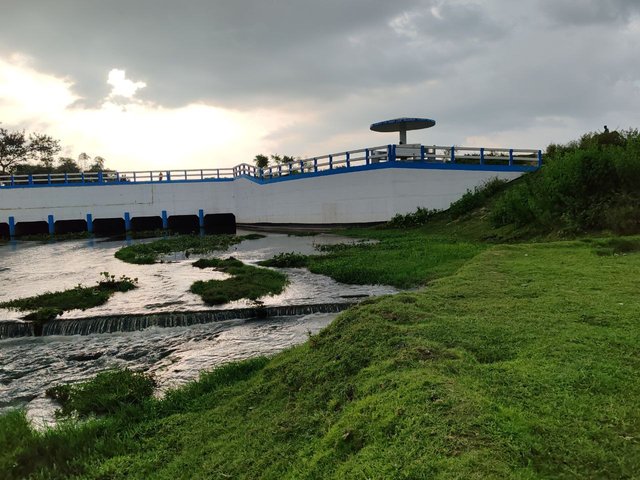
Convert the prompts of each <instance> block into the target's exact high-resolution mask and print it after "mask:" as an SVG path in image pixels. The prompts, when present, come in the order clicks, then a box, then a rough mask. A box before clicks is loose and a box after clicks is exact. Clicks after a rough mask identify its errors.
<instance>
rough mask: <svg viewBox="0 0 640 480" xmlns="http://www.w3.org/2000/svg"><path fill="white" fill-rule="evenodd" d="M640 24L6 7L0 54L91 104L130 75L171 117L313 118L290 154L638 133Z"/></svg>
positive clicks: (423, 11)
mask: <svg viewBox="0 0 640 480" xmlns="http://www.w3.org/2000/svg"><path fill="white" fill-rule="evenodd" d="M639 15H640V1H638V0H611V1H607V2H604V1H599V0H534V1H532V2H513V1H509V0H476V1H474V0H396V1H389V0H349V1H345V0H322V1H302V0H243V1H240V0H236V1H232V0H228V1H223V0H218V1H213V0H207V1H204V0H189V1H184V2H178V1H175V0H171V1H169V0H110V1H105V0H99V1H98V0H74V1H71V0H57V1H51V0H3V8H2V12H1V15H0V55H2V54H5V55H6V54H8V53H12V52H21V53H26V54H28V55H30V56H32V57H33V58H34V60H35V62H36V63H35V67H36V68H37V69H38V70H40V71H44V72H48V73H54V74H56V75H58V76H67V77H69V78H71V79H72V80H73V81H75V82H76V85H75V86H74V90H75V91H76V92H78V93H79V94H80V95H82V96H84V97H85V98H86V100H85V101H86V103H87V104H90V105H95V104H97V103H99V102H100V101H101V100H102V99H103V98H104V97H105V96H106V95H107V94H108V92H109V89H108V86H107V84H106V76H107V72H108V71H109V70H110V69H112V68H121V69H125V70H126V71H127V77H128V78H130V79H132V80H135V81H144V82H146V83H147V88H145V89H143V90H141V91H140V92H139V94H138V96H140V97H142V98H146V99H149V100H152V101H154V102H157V103H158V104H161V105H163V106H168V107H170V106H178V105H184V104H185V103H189V102H194V101H203V102H207V103H210V104H212V105H216V106H223V107H226V108H233V109H241V110H244V109H253V108H274V107H276V108H281V109H284V110H287V111H289V112H293V113H309V114H312V115H306V116H305V115H300V118H301V119H304V120H301V121H304V122H305V123H304V124H301V123H294V124H291V125H290V126H289V127H287V128H283V129H281V130H280V131H278V132H275V133H274V134H272V138H274V139H276V137H277V139H278V140H279V142H280V144H281V145H283V147H282V152H284V153H291V154H296V152H297V151H300V149H302V148H304V145H306V144H308V143H309V142H310V141H317V139H318V138H340V137H341V136H344V135H346V134H349V133H353V135H362V134H363V132H366V130H367V126H368V125H369V124H370V123H371V122H373V121H376V120H382V119H384V118H390V117H393V116H402V115H410V116H422V115H424V116H433V117H434V118H436V120H438V127H437V128H436V129H434V130H433V131H429V136H432V135H433V136H435V134H436V133H437V136H438V138H442V139H443V141H446V142H450V143H455V142H458V141H460V139H461V138H464V137H465V136H473V135H485V136H490V135H492V134H494V133H499V132H504V131H509V130H517V129H527V128H537V127H538V126H540V125H546V124H547V122H549V121H550V122H552V123H553V122H558V121H559V120H558V119H560V118H562V119H567V120H566V121H567V122H568V123H572V124H576V125H578V124H579V125H580V128H585V129H594V128H599V127H601V125H604V124H605V123H609V124H615V125H620V126H622V127H627V126H631V122H633V121H637V120H636V119H635V114H634V111H637V109H638V108H640V67H639V66H638V62H637V60H636V56H637V45H638V44H639V43H640V28H639V27H638V24H637V19H638V16H639ZM634 21H636V23H635V24H634ZM436 130H437V132H436ZM432 132H433V133H432ZM580 133H583V131H579V132H576V136H577V135H579V134H580ZM358 138H360V137H358ZM373 138H374V139H375V140H377V139H378V138H380V139H381V140H382V141H383V142H384V141H386V137H384V136H382V137H376V136H375V135H373ZM569 139H570V138H566V139H564V138H560V139H558V138H556V139H555V140H569ZM375 140H374V141H375ZM546 141H547V139H541V143H544V142H546ZM353 146H354V145H349V144H345V145H344V147H345V148H348V147H353Z"/></svg>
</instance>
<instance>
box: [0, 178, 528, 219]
mask: <svg viewBox="0 0 640 480" xmlns="http://www.w3.org/2000/svg"><path fill="white" fill-rule="evenodd" d="M521 174H522V173H521V172H518V171H489V170H447V169H433V168H430V169H421V168H398V167H396V168H384V169H378V170H366V171H351V172H344V173H336V174H332V175H326V176H311V177H304V176H300V177H297V178H296V177H291V179H289V180H281V181H277V180H276V181H272V182H267V183H264V184H262V183H257V182H254V181H252V180H249V179H247V178H239V179H235V180H229V181H220V182H186V183H179V182H166V181H165V182H156V183H131V184H111V185H109V184H106V185H96V184H94V185H90V186H57V187H33V188H11V189H0V223H6V222H8V218H9V217H14V220H15V222H16V223H18V222H32V221H47V219H48V217H49V216H50V215H53V217H54V218H55V220H75V219H85V218H86V216H87V214H91V215H92V217H93V218H94V219H98V218H122V217H123V215H124V213H125V212H128V213H129V215H130V216H131V218H134V217H144V216H160V215H161V212H162V211H163V210H164V211H166V212H167V214H168V215H169V216H171V215H197V214H198V210H200V209H202V210H203V211H204V213H205V214H214V213H233V214H234V215H235V216H236V221H237V222H238V223H244V224H255V223H274V224H340V223H368V222H382V221H386V220H389V219H390V218H391V217H392V216H393V215H395V214H397V213H408V212H412V211H415V209H416V208H417V207H424V208H429V209H444V208H447V207H448V206H449V205H450V204H451V202H453V201H455V200H457V199H459V198H460V197H461V196H462V195H463V194H464V193H465V192H466V191H467V190H469V189H473V188H474V187H476V186H479V185H481V184H483V183H484V182H486V181H487V180H489V179H491V178H495V177H498V178H501V179H505V180H513V179H515V178H517V177H518V176H520V175H521Z"/></svg>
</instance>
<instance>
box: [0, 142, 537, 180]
mask: <svg viewBox="0 0 640 480" xmlns="http://www.w3.org/2000/svg"><path fill="white" fill-rule="evenodd" d="M396 161H400V162H423V163H427V164H438V163H440V164H471V165H479V166H487V168H489V169H490V168H492V166H501V167H503V168H504V167H506V168H509V167H511V168H513V169H522V167H528V168H529V169H535V168H537V167H540V166H541V165H542V151H541V150H535V149H523V148H483V147H458V146H455V145H454V146H437V145H432V146H428V145H420V144H406V145H394V144H390V145H382V146H375V147H367V148H360V149H357V150H349V151H344V152H338V153H331V154H326V155H320V156H317V157H310V158H304V159H296V160H294V161H291V162H287V163H282V164H278V165H272V166H270V167H266V168H258V167H256V166H255V165H250V164H248V163H241V164H239V165H236V166H235V167H228V168H213V169H181V170H146V171H145V170H141V171H125V172H121V171H101V172H79V173H42V174H31V175H0V188H24V187H31V186H34V187H36V186H40V187H41V186H48V185H51V186H61V185H104V184H128V183H156V182H203V181H207V182H210V181H230V180H233V179H236V178H240V177H253V178H256V179H261V180H269V179H274V178H278V177H284V176H289V175H305V174H317V173H318V172H323V171H331V170H336V169H344V168H347V169H353V168H356V167H357V168H362V167H367V166H373V165H375V164H379V163H386V162H396Z"/></svg>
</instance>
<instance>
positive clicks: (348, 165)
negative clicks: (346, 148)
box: [345, 152, 351, 168]
mask: <svg viewBox="0 0 640 480" xmlns="http://www.w3.org/2000/svg"><path fill="white" fill-rule="evenodd" d="M345 155H346V157H347V168H349V167H350V166H351V154H350V153H349V152H347V153H346V154H345Z"/></svg>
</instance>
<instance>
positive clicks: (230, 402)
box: [0, 241, 640, 479]
mask: <svg viewBox="0 0 640 480" xmlns="http://www.w3.org/2000/svg"><path fill="white" fill-rule="evenodd" d="M598 248H599V244H598V242H579V241H573V242H557V243H549V244H521V245H512V246H506V245H500V246H494V247H492V248H489V249H487V250H486V251H484V252H482V253H481V254H479V255H478V256H477V257H475V258H474V259H472V260H471V261H469V262H468V263H467V264H466V265H464V266H463V267H462V268H460V269H459V270H458V271H457V272H456V273H455V274H454V275H451V276H448V277H445V278H442V279H440V280H436V281H435V282H433V283H432V284H431V285H430V287H429V288H428V289H425V290H423V291H420V292H415V293H403V294H399V295H396V296H392V297H384V298H381V299H377V300H373V301H368V302H366V303H365V304H361V305H360V306H358V307H356V308H353V309H351V310H349V311H348V312H346V313H344V314H342V315H341V316H340V317H339V318H338V319H337V320H336V321H335V322H334V323H333V324H332V325H331V326H330V327H329V328H327V329H326V330H324V331H323V332H321V333H320V334H319V335H316V336H313V337H311V339H310V341H309V342H307V343H306V344H305V345H302V346H300V347H296V348H293V349H290V350H288V351H286V352H284V353H282V354H280V355H277V356H276V357H274V358H273V359H271V360H264V359H257V360H252V361H248V362H243V363H239V364H232V365H230V366H227V367H224V368H222V369H219V370H217V371H214V372H212V373H209V374H204V375H203V376H202V379H201V381H200V382H199V383H197V384H191V385H189V386H187V387H186V388H184V389H181V390H178V391H174V392H172V393H170V394H169V395H168V396H167V398H166V399H165V400H162V401H156V400H149V401H148V403H147V404H145V406H143V407H140V408H138V409H137V410H135V411H133V412H132V411H131V410H128V411H127V413H126V415H122V416H120V417H119V416H117V415H115V416H111V417H107V418H106V419H105V420H99V421H94V422H91V423H89V424H87V425H85V426H70V425H64V426H62V427H59V428H58V429H56V430H54V431H51V432H47V433H45V434H36V433H33V432H32V431H30V430H29V429H28V428H27V427H26V424H25V422H24V420H23V419H21V417H20V415H19V414H17V413H16V414H11V415H9V416H7V417H3V418H2V419H1V420H0V427H1V428H0V431H8V430H9V429H10V430H11V434H10V435H9V434H7V435H5V440H4V441H2V437H0V445H2V446H3V448H1V449H0V452H2V453H1V454H0V455H2V456H3V457H4V458H3V459H2V460H1V463H0V466H3V465H4V466H6V467H8V468H9V469H8V470H5V471H6V472H12V473H10V475H13V477H14V478H18V477H19V475H26V474H28V473H29V472H39V473H38V474H37V475H36V477H38V475H40V478H50V477H55V476H63V475H67V474H70V475H71V474H78V475H79V476H82V477H83V478H148V477H153V478H167V479H169V478H171V479H173V478H336V479H349V478H576V477H581V478H632V477H633V476H634V475H636V473H637V472H638V471H640V442H639V441H638V438H640V410H639V409H638V408H637V398H639V396H640V379H639V377H638V374H637V372H638V371H639V369H640V357H638V355H637V352H638V350H639V347H640V329H638V318H640V296H639V295H638V289H637V285H636V284H635V282H634V281H633V280H632V279H635V278H639V276H640V255H639V254H627V255H609V256H602V255H599V254H598V252H597V249H598ZM116 433H117V435H116ZM7 438H11V439H16V442H17V445H18V446H14V445H13V444H12V443H11V442H9V445H10V446H11V448H8V447H7V441H8V440H7ZM80 439H82V440H83V442H85V443H86V444H83V446H82V447H81V448H78V449H77V450H75V448H76V447H77V446H78V445H79V444H80ZM18 450H19V452H20V453H19V454H17V453H16V452H17V451H18ZM35 452H38V454H37V455H36V453H35ZM31 455H35V456H37V459H36V460H34V461H35V464H34V465H35V466H31V464H30V463H29V462H28V461H27V459H29V458H32V457H31ZM13 464H17V465H18V467H11V465H13ZM39 468H43V470H38V469H39ZM9 478H10V477H9Z"/></svg>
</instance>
